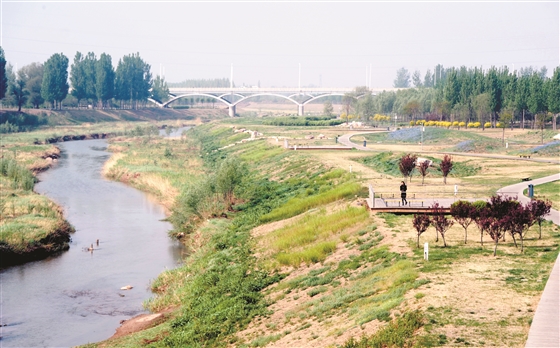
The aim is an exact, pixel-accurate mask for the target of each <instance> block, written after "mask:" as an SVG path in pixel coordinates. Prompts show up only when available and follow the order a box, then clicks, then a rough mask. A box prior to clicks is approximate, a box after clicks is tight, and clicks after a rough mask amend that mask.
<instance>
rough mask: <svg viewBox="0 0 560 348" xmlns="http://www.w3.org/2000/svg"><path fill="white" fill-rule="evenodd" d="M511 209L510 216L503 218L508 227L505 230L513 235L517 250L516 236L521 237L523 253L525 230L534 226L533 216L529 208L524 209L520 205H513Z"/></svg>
mask: <svg viewBox="0 0 560 348" xmlns="http://www.w3.org/2000/svg"><path fill="white" fill-rule="evenodd" d="M510 209H511V210H510V211H509V212H508V214H507V215H506V216H504V218H503V221H504V223H505V225H506V226H505V228H506V230H508V231H509V233H510V234H511V237H512V238H513V243H514V244H515V247H516V248H517V241H516V240H515V235H519V239H520V240H521V252H523V234H524V233H525V230H527V229H528V228H529V227H531V225H532V224H533V216H532V215H531V210H530V207H529V206H525V207H524V206H523V205H521V204H518V205H517V206H513V205H512V206H511V207H510Z"/></svg>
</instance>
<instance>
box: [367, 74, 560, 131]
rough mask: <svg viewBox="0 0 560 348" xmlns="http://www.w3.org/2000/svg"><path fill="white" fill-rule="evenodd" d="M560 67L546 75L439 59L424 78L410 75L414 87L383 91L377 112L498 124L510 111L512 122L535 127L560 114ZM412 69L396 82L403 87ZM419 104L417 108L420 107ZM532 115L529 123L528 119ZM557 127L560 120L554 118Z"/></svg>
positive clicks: (410, 116)
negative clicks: (446, 65) (452, 64)
mask: <svg viewBox="0 0 560 348" xmlns="http://www.w3.org/2000/svg"><path fill="white" fill-rule="evenodd" d="M559 70H560V67H557V68H556V69H555V70H554V72H553V76H552V77H551V78H547V70H546V68H545V67H543V68H541V69H536V68H533V67H528V68H521V69H520V70H519V71H510V70H509V69H508V67H506V66H504V67H501V68H497V67H491V68H490V69H488V70H486V71H485V70H483V69H481V68H478V67H475V68H467V67H464V66H462V67H460V68H455V67H451V68H446V69H444V68H443V66H441V65H438V66H436V68H435V70H434V72H433V73H432V72H431V71H430V70H428V71H427V72H426V76H425V77H424V81H423V82H422V81H421V79H420V76H421V74H420V72H419V71H415V72H414V74H413V76H412V80H413V83H414V86H415V87H416V88H409V89H405V90H399V91H391V92H382V93H380V94H379V95H377V96H376V97H375V99H374V111H375V112H376V113H397V114H400V115H405V116H408V117H409V118H410V120H414V119H418V118H427V119H433V120H436V119H437V120H443V119H447V120H449V121H464V122H472V121H478V122H481V123H482V124H484V123H486V122H490V123H491V124H492V125H493V126H495V125H496V124H497V123H498V121H499V120H500V119H502V118H503V117H502V115H501V114H502V113H506V114H508V115H509V114H511V115H512V118H511V121H510V124H511V125H513V123H514V122H516V123H517V122H518V123H519V125H520V127H526V126H530V127H536V126H537V122H538V120H539V119H541V120H544V121H546V122H548V121H554V120H555V119H556V118H558V114H559V112H560V111H559V110H558V109H559V108H560V106H559V105H558V104H559V103H560V102H559V101H558V100H560V98H559V96H560V87H559V83H560V82H559V79H560V77H559V74H560V73H559ZM407 76H410V75H409V74H408V71H407V70H406V69H404V68H401V69H399V70H398V71H397V78H396V79H395V82H394V86H395V87H405V86H406V83H405V82H404V81H407V80H408V79H407ZM418 106H419V108H418ZM527 121H529V123H528V122H527ZM552 124H553V127H556V122H552Z"/></svg>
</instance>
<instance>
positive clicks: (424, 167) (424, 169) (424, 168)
mask: <svg viewBox="0 0 560 348" xmlns="http://www.w3.org/2000/svg"><path fill="white" fill-rule="evenodd" d="M428 168H430V161H422V162H420V165H419V166H418V171H419V172H420V175H422V185H424V178H425V177H426V175H428Z"/></svg>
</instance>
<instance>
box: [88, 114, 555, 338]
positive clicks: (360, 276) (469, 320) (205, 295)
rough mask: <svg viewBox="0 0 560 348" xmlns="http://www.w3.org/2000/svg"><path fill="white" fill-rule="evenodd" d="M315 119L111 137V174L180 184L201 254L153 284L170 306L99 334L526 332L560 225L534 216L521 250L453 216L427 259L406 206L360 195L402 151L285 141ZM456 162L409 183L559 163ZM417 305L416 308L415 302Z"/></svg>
mask: <svg viewBox="0 0 560 348" xmlns="http://www.w3.org/2000/svg"><path fill="white" fill-rule="evenodd" d="M232 127H235V128H232ZM241 127H243V128H245V129H252V128H255V129H256V127H258V130H259V132H261V133H264V136H263V138H262V139H256V140H253V141H245V142H240V141H239V140H240V139H237V138H236V137H240V135H239V134H240V132H237V130H238V129H239V128H241ZM313 131H314V132H317V133H319V132H320V133H323V134H326V133H325V130H319V129H314V130H313ZM326 131H327V132H328V130H326ZM308 132H309V131H308V129H306V128H301V129H299V128H298V129H296V128H294V127H290V128H289V129H284V128H282V127H267V126H264V125H262V124H260V123H259V124H258V125H256V126H255V125H253V126H252V125H251V124H250V120H246V119H239V120H237V119H232V120H225V121H222V122H221V123H219V124H218V123H216V124H211V125H205V126H202V127H197V129H195V130H192V131H191V132H189V134H188V135H187V137H186V138H183V139H181V140H179V141H177V140H175V141H173V142H171V141H169V142H165V141H163V140H162V141H161V142H160V141H159V140H158V141H157V142H155V141H151V140H150V141H149V142H146V141H145V140H142V139H140V138H138V139H135V140H134V139H121V140H119V141H115V142H113V144H112V145H111V146H112V147H114V148H115V149H116V150H117V151H118V152H119V155H118V160H116V161H115V163H114V164H113V165H112V166H111V168H109V171H114V173H116V174H115V178H117V177H118V173H126V174H127V175H126V177H127V178H133V179H132V180H136V179H137V178H141V177H142V176H145V177H146V176H147V177H150V176H152V177H154V178H156V177H159V178H161V179H165V180H164V181H165V182H166V184H165V185H161V187H171V188H174V189H175V190H176V192H177V195H176V196H175V197H176V200H175V202H174V203H172V204H171V211H172V216H171V217H170V220H171V221H173V222H174V224H175V228H176V229H175V231H174V233H173V235H175V236H178V237H182V238H183V240H184V241H185V242H187V243H189V245H190V248H191V250H192V254H191V256H189V258H188V259H187V260H186V261H185V265H184V266H181V267H179V268H177V269H175V270H169V271H166V272H164V273H162V274H161V275H160V276H159V277H158V279H156V280H155V281H154V283H153V284H152V289H153V290H154V292H155V293H156V294H157V296H156V297H155V298H154V299H152V300H150V301H149V302H147V303H146V308H148V309H149V310H150V311H152V312H154V313H157V312H159V311H163V310H167V309H170V308H173V309H174V310H173V311H172V312H170V313H169V315H168V316H167V317H166V318H167V319H166V320H164V321H163V322H162V323H159V322H158V323H154V325H155V326H153V327H151V328H149V329H147V330H143V331H142V332H139V333H136V334H131V335H127V336H122V337H119V338H114V339H111V340H108V341H104V342H101V343H99V344H92V345H89V346H103V347H135V346H138V345H154V346H158V345H159V346H161V345H164V346H165V345H167V346H179V345H189V344H194V342H198V343H200V342H204V344H206V345H211V346H265V345H266V346H278V347H283V346H301V347H312V346H335V345H344V344H350V342H351V340H352V339H353V338H355V339H356V340H359V339H360V337H362V336H367V337H368V338H372V339H373V337H377V338H376V339H382V338H381V337H385V336H383V335H389V336H391V337H395V338H398V339H402V340H403V342H408V343H407V344H411V345H412V344H417V345H421V346H449V345H453V346H455V345H458V346H460V345H471V346H472V345H474V346H485V345H498V346H513V347H521V346H523V345H524V343H525V340H526V338H527V333H528V329H529V325H530V322H531V318H532V315H533V313H534V310H535V309H536V305H537V303H538V299H539V297H540V294H541V292H542V290H543V288H544V284H545V283H546V280H547V278H548V275H549V273H550V269H551V268H552V265H553V262H554V260H555V258H556V256H557V255H558V243H557V239H558V238H559V237H560V230H559V229H558V227H556V226H554V225H551V224H547V223H545V224H544V225H543V238H542V239H538V238H536V237H535V236H536V234H535V233H536V232H535V228H532V229H531V230H530V231H529V232H528V233H529V235H528V238H527V239H526V242H527V244H526V246H527V249H526V250H525V252H524V253H520V252H519V249H517V248H516V247H515V245H514V244H513V241H511V240H510V241H507V242H506V243H500V246H499V248H498V256H497V257H492V256H491V255H492V248H493V246H492V244H491V241H490V240H489V237H488V236H483V237H484V241H485V242H486V243H484V245H482V246H481V245H480V238H481V236H480V233H478V234H477V232H476V231H475V230H476V228H475V227H472V226H471V228H470V229H469V230H470V233H469V236H468V241H467V244H465V243H464V238H465V232H464V230H463V228H462V227H460V226H458V225H457V224H455V226H453V227H452V228H451V229H450V230H449V232H448V233H447V234H446V240H447V242H448V244H449V246H448V247H443V246H442V245H441V242H439V243H436V241H435V238H434V237H435V236H433V231H432V232H430V233H429V235H422V241H426V242H428V243H429V244H430V261H429V262H427V261H424V260H423V252H422V250H419V249H417V248H416V235H415V233H414V232H413V228H412V225H411V219H412V217H410V216H403V215H393V214H378V215H371V216H370V215H369V214H364V213H365V212H364V210H362V209H363V208H362V205H363V197H365V195H367V192H365V190H363V189H362V187H365V186H366V184H368V183H372V184H373V185H374V186H375V187H385V188H387V190H390V188H391V187H392V185H394V183H395V182H399V181H400V177H399V175H398V174H393V169H394V168H392V167H391V165H392V166H394V163H393V162H394V157H398V155H399V154H398V153H396V154H391V155H390V156H388V157H387V158H374V160H375V161H377V162H379V163H377V162H371V163H370V165H368V161H367V160H366V161H364V159H365V158H367V157H368V156H370V157H371V154H367V153H363V154H360V153H356V152H348V153H340V152H324V151H323V152H317V153H311V152H300V151H286V150H285V149H283V148H282V146H281V144H279V142H277V141H276V137H277V136H286V135H287V134H289V135H290V136H295V137H299V139H303V138H304V135H306V134H307V133H308ZM448 142H449V140H448ZM232 144H235V145H232ZM447 146H452V144H449V145H447ZM401 151H402V150H401ZM166 154H167V155H166ZM228 159H229V161H233V162H234V163H238V164H239V165H240V166H241V167H245V168H246V171H245V172H243V174H242V175H241V177H242V178H243V180H241V181H239V182H237V181H235V180H234V181H233V182H237V184H236V185H234V188H233V189H232V193H233V197H234V199H232V200H229V202H230V204H231V203H233V204H231V205H230V204H227V201H224V200H223V199H224V198H222V197H224V195H222V194H221V193H220V192H221V191H218V187H219V185H216V184H217V182H223V181H214V180H217V179H218V178H219V177H220V176H219V175H218V173H219V169H220V168H222V166H224V163H228ZM434 159H436V158H434ZM392 163H393V164H392ZM456 164H457V169H458V173H460V174H459V175H452V176H451V177H450V178H448V183H449V184H448V185H442V184H441V174H438V173H434V175H429V176H428V177H427V178H426V185H421V184H420V183H419V182H417V181H418V180H416V179H415V180H414V182H413V183H411V184H410V190H411V191H416V193H417V194H419V193H421V192H423V191H424V190H425V189H428V190H429V189H432V188H433V189H437V190H438V194H452V187H453V185H455V184H458V185H459V187H461V188H463V187H469V188H470V189H472V193H476V194H479V195H485V194H489V195H491V194H492V193H494V192H496V190H497V189H498V188H500V187H503V185H504V183H506V182H513V181H514V180H519V178H518V176H519V175H526V176H531V177H533V178H534V177H539V176H544V175H546V174H547V173H550V172H553V171H554V170H557V166H554V165H549V164H535V165H534V166H531V167H526V166H524V163H522V162H519V163H518V162H516V161H509V160H508V161H505V160H504V161H501V160H484V159H483V160H481V159H476V158H469V157H465V158H460V159H456ZM349 166H353V170H352V173H349V170H348V168H349ZM235 168H237V167H235ZM136 174H138V177H136V178H135V176H136ZM226 182H227V181H226ZM136 185H137V186H138V187H143V186H144V187H146V188H147V187H148V186H149V185H148V184H146V183H140V182H137V183H136ZM156 186H158V185H153V187H156ZM450 187H451V188H450ZM152 189H153V190H156V189H155V188H152ZM158 191H159V192H160V194H161V195H162V197H163V196H165V194H163V192H165V190H163V189H161V190H159V189H158ZM461 193H462V194H463V192H461ZM226 196H227V195H226ZM356 197H357V198H356ZM199 203H200V204H199ZM192 222H194V224H193V223H192ZM255 277H256V278H255ZM465 284H468V286H465ZM473 293H479V294H498V293H499V294H500V295H499V296H493V295H492V296H490V295H489V296H483V295H481V296H476V297H475V298H473V296H472V294H473ZM511 299H515V300H514V301H512V300H511ZM416 310H418V311H419V312H418V313H419V315H420V317H418V316H416V314H414V315H413V313H417V312H416ZM232 311H234V312H232ZM399 318H403V320H405V321H407V320H408V322H406V323H402V322H401V323H400V324H399V325H403V326H407V327H413V328H414V329H413V331H412V332H408V333H406V332H403V331H400V332H395V331H390V330H393V329H392V327H393V328H394V326H392V324H387V322H392V321H394V322H395V323H396V321H397V320H400V319H399ZM216 323H225V324H224V325H216ZM409 324H410V325H409ZM417 324H418V325H417ZM395 325H396V324H395ZM388 332H391V333H390V334H388ZM382 342H383V341H382ZM349 346H350V345H349Z"/></svg>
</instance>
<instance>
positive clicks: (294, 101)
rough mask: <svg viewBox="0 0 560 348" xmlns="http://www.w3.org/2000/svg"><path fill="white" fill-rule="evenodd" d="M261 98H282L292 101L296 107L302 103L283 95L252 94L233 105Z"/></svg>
mask: <svg viewBox="0 0 560 348" xmlns="http://www.w3.org/2000/svg"><path fill="white" fill-rule="evenodd" d="M260 96H270V97H280V98H283V99H286V100H289V101H291V102H292V103H294V104H296V105H300V103H298V102H297V101H296V100H294V99H292V98H290V97H286V96H285V95H281V94H276V93H256V94H251V95H248V96H244V97H243V98H241V99H239V100H238V101H236V102H235V103H232V104H233V105H234V106H235V105H237V104H239V103H241V102H242V101H245V100H247V99H249V98H253V97H260Z"/></svg>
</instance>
